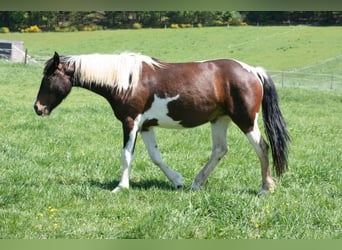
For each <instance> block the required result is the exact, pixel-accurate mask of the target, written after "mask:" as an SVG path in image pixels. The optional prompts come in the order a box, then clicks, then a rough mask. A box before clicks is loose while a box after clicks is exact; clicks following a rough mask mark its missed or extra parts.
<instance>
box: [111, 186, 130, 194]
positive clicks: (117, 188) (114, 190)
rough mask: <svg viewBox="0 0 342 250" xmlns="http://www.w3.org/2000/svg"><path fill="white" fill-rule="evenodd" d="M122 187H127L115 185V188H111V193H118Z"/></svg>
mask: <svg viewBox="0 0 342 250" xmlns="http://www.w3.org/2000/svg"><path fill="white" fill-rule="evenodd" d="M124 189H128V188H125V187H121V186H117V187H116V188H114V189H113V190H112V193H113V194H116V193H119V192H120V191H121V190H124Z"/></svg>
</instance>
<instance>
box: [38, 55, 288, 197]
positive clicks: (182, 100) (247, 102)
mask: <svg viewBox="0 0 342 250" xmlns="http://www.w3.org/2000/svg"><path fill="white" fill-rule="evenodd" d="M74 86H78V87H82V88H86V89H89V90H91V91H93V92H95V93H97V94H99V95H101V96H103V97H104V98H105V99H107V101H108V102H109V104H110V105H111V107H112V109H113V111H114V114H115V116H116V118H117V119H119V120H120V121H121V123H122V128H123V152H122V176H121V181H120V183H119V185H118V186H117V187H116V188H115V189H114V190H113V192H117V191H119V190H120V189H124V188H129V175H130V168H131V162H132V157H133V151H134V147H135V141H136V137H137V134H138V132H139V133H140V134H141V136H142V139H143V141H144V143H145V145H146V148H147V151H148V153H149V155H150V157H151V159H152V161H153V162H154V163H155V164H156V165H158V166H159V167H160V169H161V170H162V171H163V172H164V174H165V175H166V176H167V178H168V179H169V180H170V181H171V182H172V183H173V184H174V186H175V187H176V188H180V187H183V186H184V181H183V177H182V175H181V174H180V173H178V172H175V171H173V170H172V169H171V168H170V167H169V166H168V165H167V164H166V163H165V162H164V161H163V160H162V157H161V154H160V152H159V150H158V147H157V142H156V139H155V135H154V132H153V127H156V126H159V127H163V128H191V127H195V126H199V125H202V124H204V123H207V122H210V124H211V131H212V144H213V148H212V154H211V157H210V159H209V161H208V163H207V164H206V165H205V166H204V167H203V169H202V170H201V171H200V172H199V173H198V174H197V176H196V178H195V179H194V181H193V183H192V185H191V188H192V189H199V188H200V187H201V186H202V185H203V184H204V183H205V181H206V179H207V178H208V176H209V174H210V173H211V172H212V171H213V169H214V168H215V166H216V165H217V163H218V162H219V160H220V159H221V158H222V157H223V156H224V155H225V154H226V152H227V149H228V147H227V142H226V137H227V128H228V125H229V123H230V122H231V121H233V122H234V123H235V124H236V125H237V126H238V127H239V128H240V129H241V131H242V132H243V133H244V134H245V135H246V136H247V138H248V140H249V141H250V143H251V144H252V145H253V147H254V149H255V151H256V153H257V155H258V157H259V160H260V164H261V177H262V189H261V191H260V194H263V193H265V192H267V191H272V190H273V189H274V186H275V185H274V182H273V180H272V178H271V175H270V166H269V159H268V145H267V143H266V142H265V140H264V139H263V137H262V135H261V133H260V130H259V128H258V124H257V119H258V114H259V110H260V106H262V110H263V120H264V124H265V130H266V134H267V137H268V141H269V142H270V144H271V149H272V156H273V163H274V164H273V165H274V167H275V170H276V173H277V175H278V176H282V174H283V172H284V171H285V169H286V168H287V151H288V144H289V142H290V137H289V135H288V132H287V129H286V125H285V122H284V119H283V116H282V114H281V112H280V109H279V105H278V96H277V92H276V89H275V86H274V83H273V81H272V79H271V78H270V76H269V75H268V74H267V73H266V72H265V70H264V69H262V68H260V67H251V66H249V65H247V64H245V63H242V62H239V61H236V60H232V59H217V60H209V61H201V62H187V63H168V62H163V61H160V60H157V59H154V58H151V57H148V56H145V55H140V54H134V53H122V54H113V55H105V54H103V55H102V54H90V55H79V56H59V55H58V54H57V53H56V52H55V54H54V56H53V57H52V58H51V59H50V60H48V61H47V62H46V66H45V69H44V75H43V78H42V81H41V86H40V89H39V92H38V95H37V98H36V101H35V104H34V109H35V111H36V113H37V114H38V115H42V116H44V115H49V114H50V113H51V111H52V110H53V109H54V108H55V107H56V106H57V105H58V104H60V103H61V101H62V100H63V99H64V98H65V97H66V96H67V95H68V94H69V92H70V90H71V88H72V87H74Z"/></svg>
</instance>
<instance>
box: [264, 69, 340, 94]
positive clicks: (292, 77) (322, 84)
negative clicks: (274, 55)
mask: <svg viewBox="0 0 342 250" xmlns="http://www.w3.org/2000/svg"><path fill="white" fill-rule="evenodd" d="M268 73H269V74H270V75H271V77H272V79H273V81H274V82H275V83H276V84H277V85H278V86H281V87H306V88H323V89H339V90H342V75H340V74H317V73H308V72H292V71H269V72H268Z"/></svg>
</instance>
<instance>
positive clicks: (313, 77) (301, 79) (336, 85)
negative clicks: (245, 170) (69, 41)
mask: <svg viewBox="0 0 342 250" xmlns="http://www.w3.org/2000/svg"><path fill="white" fill-rule="evenodd" d="M13 49H14V48H13ZM13 49H12V50H13ZM8 51H10V50H7V53H8V54H9V53H10V52H8ZM25 52H26V56H25V63H35V64H40V65H44V63H45V62H46V60H48V59H49V58H51V56H52V55H49V54H51V52H47V51H40V52H38V53H37V54H35V55H34V56H29V55H28V54H27V50H26V51H25ZM25 52H24V51H21V53H25ZM268 73H269V74H270V75H271V77H272V79H273V81H274V82H275V84H276V85H277V86H280V87H304V88H322V89H335V90H342V75H341V74H338V73H340V72H337V73H336V74H317V73H310V72H300V71H268Z"/></svg>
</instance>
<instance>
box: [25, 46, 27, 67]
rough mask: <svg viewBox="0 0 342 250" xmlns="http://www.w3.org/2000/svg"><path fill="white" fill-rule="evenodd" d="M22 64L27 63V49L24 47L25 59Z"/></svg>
mask: <svg viewBox="0 0 342 250" xmlns="http://www.w3.org/2000/svg"><path fill="white" fill-rule="evenodd" d="M24 64H25V65H26V64H27V49H25V61H24Z"/></svg>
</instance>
